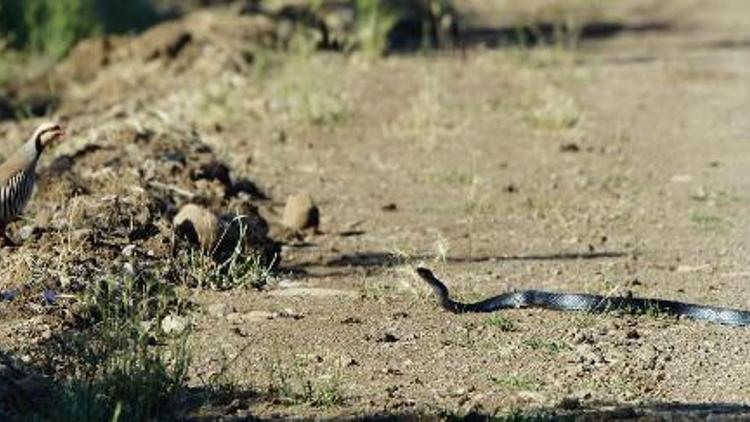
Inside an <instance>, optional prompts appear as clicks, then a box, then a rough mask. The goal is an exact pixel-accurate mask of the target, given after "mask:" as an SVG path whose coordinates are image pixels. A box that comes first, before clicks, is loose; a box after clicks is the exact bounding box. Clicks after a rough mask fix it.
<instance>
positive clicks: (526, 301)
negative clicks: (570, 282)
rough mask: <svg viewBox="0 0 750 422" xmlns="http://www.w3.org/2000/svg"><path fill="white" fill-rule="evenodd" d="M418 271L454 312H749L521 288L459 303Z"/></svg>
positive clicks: (742, 321) (731, 319)
mask: <svg viewBox="0 0 750 422" xmlns="http://www.w3.org/2000/svg"><path fill="white" fill-rule="evenodd" d="M416 271H417V274H418V275H419V277H420V278H422V280H424V281H425V282H426V283H427V284H428V285H429V286H430V287H431V288H432V291H433V292H434V293H435V296H436V297H437V300H438V303H439V304H440V306H441V307H442V308H444V309H446V310H448V311H450V312H453V313H466V312H494V311H497V310H501V309H513V308H524V307H527V308H528V307H534V308H545V309H552V310H555V311H585V312H609V311H614V310H621V311H625V312H628V313H635V314H638V313H645V312H656V313H664V314H668V315H674V316H685V317H688V318H692V319H697V320H703V321H708V322H711V323H714V324H726V325H734V326H743V325H750V312H748V311H741V310H738V309H729V308H720V307H716V306H703V305H695V304H691V303H685V302H676V301H673V300H663V299H645V298H637V297H628V296H600V295H591V294H582V293H554V292H545V291H541V290H523V291H519V292H509V293H504V294H501V295H498V296H494V297H491V298H488V299H485V300H482V301H480V302H475V303H460V302H456V301H454V300H452V299H451V298H450V295H449V293H448V288H447V287H445V284H443V283H442V282H441V281H440V280H438V279H437V278H436V277H435V275H433V274H432V271H430V270H428V269H427V268H421V267H420V268H417V269H416Z"/></svg>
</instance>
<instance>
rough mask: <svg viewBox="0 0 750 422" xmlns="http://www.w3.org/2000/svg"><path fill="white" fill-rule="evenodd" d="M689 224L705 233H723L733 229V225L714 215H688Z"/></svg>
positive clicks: (696, 213)
mask: <svg viewBox="0 0 750 422" xmlns="http://www.w3.org/2000/svg"><path fill="white" fill-rule="evenodd" d="M690 222H691V223H693V225H695V226H696V227H698V228H699V229H701V230H704V231H707V232H719V233H723V232H726V231H728V230H729V229H731V228H732V227H733V224H732V223H731V222H730V221H728V220H726V219H724V218H722V217H718V216H715V215H709V214H702V213H698V212H694V213H692V214H690Z"/></svg>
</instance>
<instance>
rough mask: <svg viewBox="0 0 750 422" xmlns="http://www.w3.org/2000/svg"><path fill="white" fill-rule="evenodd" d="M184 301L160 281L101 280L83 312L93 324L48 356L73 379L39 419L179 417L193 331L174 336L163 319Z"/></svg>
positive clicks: (73, 332) (39, 413) (65, 382)
mask: <svg viewBox="0 0 750 422" xmlns="http://www.w3.org/2000/svg"><path fill="white" fill-rule="evenodd" d="M181 306H182V305H181V301H180V300H179V298H178V297H177V296H176V294H175V293H174V291H173V290H172V289H171V288H169V287H168V286H165V285H163V284H162V283H159V281H158V280H157V279H156V277H155V276H138V277H131V276H124V277H117V278H112V279H108V280H103V281H101V282H99V283H96V284H95V286H94V287H93V288H91V289H90V290H89V291H88V292H87V295H86V299H85V305H84V308H83V310H82V312H81V314H80V318H81V320H83V321H88V322H87V323H88V324H90V326H89V327H88V328H85V329H75V330H71V331H69V332H67V333H64V334H63V335H62V338H61V341H60V344H59V346H58V348H53V349H51V350H47V353H48V354H49V356H48V358H50V359H53V360H54V359H58V360H60V359H61V360H63V361H64V362H65V363H66V365H69V367H70V368H69V369H70V371H68V372H69V373H70V374H71V375H70V377H69V378H68V379H62V380H60V388H59V389H57V390H56V391H54V392H53V394H52V396H53V398H52V401H53V403H54V406H52V407H50V408H45V409H40V410H37V411H36V412H34V415H32V417H34V418H41V419H47V418H53V419H54V420H62V421H78V420H85V421H110V420H118V419H119V420H154V419H169V418H172V417H174V416H175V415H176V414H177V412H178V410H179V406H178V401H179V399H180V396H181V393H182V392H183V390H184V382H185V378H186V375H187V370H188V367H189V364H190V356H189V353H188V347H187V337H188V333H189V330H184V331H182V332H181V333H179V334H176V335H175V334H169V333H166V332H164V330H163V329H162V328H161V325H160V322H161V321H162V318H163V317H164V316H166V315H168V314H169V313H170V312H175V311H178V310H179V309H180V307H181Z"/></svg>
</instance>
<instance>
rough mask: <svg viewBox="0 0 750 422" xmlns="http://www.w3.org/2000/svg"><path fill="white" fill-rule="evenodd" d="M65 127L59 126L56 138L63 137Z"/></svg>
mask: <svg viewBox="0 0 750 422" xmlns="http://www.w3.org/2000/svg"><path fill="white" fill-rule="evenodd" d="M66 129H67V128H66V127H65V126H60V129H59V130H58V131H57V139H60V138H64V137H65V134H66V131H65V130H66Z"/></svg>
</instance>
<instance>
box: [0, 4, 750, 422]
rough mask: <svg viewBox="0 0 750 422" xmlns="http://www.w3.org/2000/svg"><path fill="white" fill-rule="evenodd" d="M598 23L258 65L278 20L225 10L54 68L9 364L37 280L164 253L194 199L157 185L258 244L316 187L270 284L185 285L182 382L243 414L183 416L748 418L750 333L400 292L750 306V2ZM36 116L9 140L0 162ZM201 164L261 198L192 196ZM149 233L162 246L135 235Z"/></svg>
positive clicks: (489, 18)
mask: <svg viewBox="0 0 750 422" xmlns="http://www.w3.org/2000/svg"><path fill="white" fill-rule="evenodd" d="M457 3H459V4H458V8H459V10H461V11H462V12H463V13H465V14H466V15H467V16H470V17H473V19H475V20H474V21H473V22H474V23H475V25H476V26H477V27H483V28H504V27H507V26H508V25H512V24H513V22H514V20H518V19H522V17H523V16H527V15H530V14H534V13H536V14H541V13H543V11H544V10H548V9H544V8H543V7H542V6H543V5H544V4H547V3H550V2H519V3H524V4H526V5H525V6H518V5H516V6H513V5H510V4H505V3H510V2H498V5H496V6H490V3H492V4H493V5H494V3H493V2H485V1H481V2H480V1H466V2H457ZM501 3H502V4H501ZM558 3H559V2H558ZM563 3H566V2H563ZM567 3H572V2H567ZM528 4H538V10H536V9H533V8H532V7H531V6H528ZM602 9H603V10H599V11H598V13H599V14H592V16H593V17H587V19H594V17H596V18H597V19H601V21H602V22H617V23H618V26H617V29H616V30H609V31H604V32H603V33H602V32H596V31H594V32H590V33H587V32H586V31H584V32H583V33H582V35H581V43H580V45H579V46H578V47H577V48H575V49H566V48H562V46H560V45H559V44H555V43H553V44H552V45H549V46H537V47H534V48H526V47H523V46H518V45H512V44H511V45H498V46H497V47H496V48H493V47H492V46H490V47H483V46H481V45H480V41H484V42H485V43H487V44H489V45H491V44H492V43H490V42H487V37H488V36H489V35H487V34H488V33H486V32H483V33H481V34H480V33H479V32H477V34H475V35H476V37H475V38H474V40H475V41H476V42H475V43H471V44H470V45H468V46H466V48H465V49H464V50H445V51H443V50H440V51H436V52H428V53H415V54H395V55H391V56H389V57H386V58H382V59H381V58H378V59H371V58H366V57H363V56H361V55H352V56H347V55H343V54H340V53H335V52H307V51H302V52H296V53H293V54H292V53H289V54H286V55H284V56H283V57H281V58H280V57H279V56H277V55H274V54H273V53H269V52H267V50H264V49H260V48H258V49H252V48H250V47H248V45H252V42H255V41H257V40H263V39H265V38H263V37H264V35H263V34H264V32H263V31H265V29H264V28H266V27H264V26H263V25H266V24H268V23H266V22H261V21H260V19H255V21H251V19H253V18H248V17H241V18H238V17H236V16H235V15H233V14H232V12H231V11H230V10H225V9H214V10H210V11H202V12H199V13H197V14H194V15H191V16H188V17H187V18H184V19H183V20H180V21H176V22H170V23H166V24H164V25H162V26H159V27H156V28H154V29H152V30H151V31H150V32H149V33H146V34H144V35H142V36H140V37H139V38H135V39H134V40H130V39H126V40H123V41H121V42H122V43H124V44H122V45H125V47H122V46H120V47H117V46H118V45H120V44H117V42H115V44H116V45H115V47H111V46H103V45H99V44H96V43H94V42H92V43H90V44H88V47H86V48H90V49H93V50H96V51H100V52H101V54H103V55H104V56H107V55H109V56H108V57H109V58H107V59H106V60H104V59H103V60H102V61H100V62H98V63H99V64H97V65H96V66H97V67H95V68H94V69H93V70H91V71H90V72H91V73H90V77H86V78H83V79H81V78H75V77H74V76H71V75H80V74H81V72H83V71H82V70H80V69H82V67H81V66H84V65H87V66H88V65H92V63H91V62H87V61H86V59H85V57H91V56H87V55H85V54H83V53H80V51H78V53H79V54H80V55H78V56H77V55H76V52H74V53H73V55H72V56H71V58H70V59H68V61H67V62H66V63H63V64H62V65H61V66H60V69H59V75H61V76H59V77H60V79H59V81H60V83H61V86H62V87H63V90H62V91H61V105H60V109H59V110H58V113H59V114H60V115H63V116H65V117H66V118H67V120H68V121H69V122H70V125H71V126H72V127H73V136H72V139H71V140H70V142H68V143H66V144H63V145H61V146H60V147H59V148H57V149H56V150H53V151H50V152H49V153H48V154H47V155H46V156H45V157H44V161H43V162H42V165H41V170H40V173H41V174H42V178H43V183H42V184H41V186H40V187H39V191H38V192H37V194H36V196H35V198H34V200H33V201H32V204H31V205H30V207H29V209H28V210H27V213H26V218H27V221H25V222H20V223H17V224H16V225H15V226H14V232H15V233H18V232H19V230H20V228H21V227H23V226H24V225H32V226H33V227H37V228H38V229H37V231H35V232H34V233H37V234H36V235H34V236H32V237H31V238H30V239H29V240H27V241H25V242H24V244H23V246H21V247H20V248H18V249H3V250H2V251H0V263H1V264H0V265H1V266H2V269H3V274H6V276H5V277H3V279H2V280H0V290H8V289H12V288H17V289H21V291H22V293H23V295H22V296H23V298H24V299H18V300H15V301H11V302H4V303H2V304H0V316H2V318H3V324H2V325H0V339H2V340H0V342H2V344H3V347H4V348H5V349H7V350H9V351H10V352H12V353H14V354H16V355H18V356H19V357H23V356H25V354H27V353H30V352H29V350H31V349H33V347H32V345H33V344H36V343H38V342H40V341H43V339H44V338H45V336H46V338H49V336H51V332H54V331H55V330H56V329H58V327H60V326H61V325H62V324H64V321H65V308H66V307H65V306H64V304H63V305H58V306H55V307H51V308H50V307H48V306H45V305H43V304H40V303H38V302H39V300H38V299H37V298H38V297H39V294H40V293H41V291H42V290H43V289H44V288H45V287H47V288H57V289H62V288H61V287H60V285H61V284H62V283H73V285H75V283H85V280H86V279H87V277H91V276H93V275H94V274H97V273H101V272H106V271H109V270H112V268H116V267H118V266H121V265H123V263H124V262H125V261H127V259H125V258H123V257H122V254H121V250H122V248H123V247H125V246H127V245H129V244H131V243H133V244H135V245H137V250H138V251H140V252H141V253H142V254H141V255H137V256H143V259H144V260H146V261H148V262H154V263H158V262H159V260H160V259H162V258H163V257H166V256H167V254H168V249H169V243H168V239H169V238H170V233H171V227H170V220H169V218H168V217H166V216H167V215H169V213H170V212H172V211H170V210H164V209H158V207H156V208H153V204H154V203H155V201H156V202H158V201H157V200H159V199H160V198H161V199H164V198H166V197H168V199H169V200H168V201H167V202H168V203H170V204H172V206H173V208H174V207H177V206H179V205H180V204H182V203H185V202H188V199H186V198H184V197H180V196H179V195H177V196H175V195H174V194H173V193H170V192H167V193H163V192H162V193H154V192H152V191H151V190H152V189H154V188H153V185H150V184H148V183H147V181H149V180H158V181H160V182H161V183H163V184H168V185H175V186H180V187H182V188H184V189H187V190H188V191H191V192H197V193H199V194H201V195H202V196H203V197H204V203H205V204H207V205H208V206H210V207H212V209H214V210H216V211H217V212H219V211H222V210H227V209H229V208H230V207H231V206H233V204H235V203H236V202H237V201H240V200H244V201H246V202H250V203H252V204H254V205H256V206H258V207H259V208H260V213H261V214H262V215H263V216H264V217H265V218H266V219H267V220H268V221H269V223H270V224H271V226H272V229H271V236H272V237H273V236H277V237H278V235H277V233H281V231H280V230H276V229H274V227H275V225H276V223H277V222H278V221H279V220H280V218H281V214H282V211H283V205H284V200H285V198H286V197H287V196H288V195H290V194H295V193H298V192H307V193H309V194H311V195H312V196H313V198H314V199H315V201H316V203H317V205H318V207H319V208H320V212H321V223H320V228H319V230H318V231H317V232H307V233H305V234H304V235H303V237H294V236H292V237H287V238H286V239H284V240H285V244H284V246H283V247H282V256H281V258H282V260H281V265H280V267H279V272H278V274H277V277H276V278H275V281H274V282H273V283H272V284H271V285H269V286H268V287H267V288H265V289H263V290H255V289H235V290H231V291H224V292H217V291H211V290H206V289H204V290H200V289H192V290H190V292H189V294H190V297H191V300H193V301H194V302H195V303H197V304H198V305H199V308H198V309H199V310H198V312H197V313H196V314H195V315H193V322H194V324H195V328H194V333H193V335H192V336H191V345H192V346H191V347H192V351H193V358H194V363H193V369H192V372H191V374H190V383H191V385H192V386H195V387H200V386H202V385H203V383H205V382H207V381H208V380H212V381H216V380H223V381H224V382H228V383H229V382H231V383H233V384H234V385H235V386H236V387H237V388H238V389H239V392H241V393H242V394H237V399H236V400H233V401H229V402H228V403H226V405H216V406H209V407H206V408H202V409H198V410H196V411H195V412H194V414H193V416H195V417H206V418H214V417H216V418H219V417H228V418H232V417H238V418H241V417H245V416H248V415H253V416H259V417H291V416H295V417H348V416H351V417H362V416H387V415H394V416H402V417H404V416H406V415H412V416H414V415H431V416H435V417H444V416H446V415H468V414H481V415H504V414H508V413H511V412H522V413H532V414H533V413H536V412H547V413H549V414H558V415H559V414H572V415H578V416H583V415H588V416H590V417H591V418H594V419H597V418H602V419H605V418H611V417H615V416H619V417H632V418H635V417H637V416H644V415H645V416H650V417H653V418H660V417H674V418H680V417H686V416H692V417H696V418H703V417H705V416H706V415H708V414H712V413H713V414H730V415H734V416H737V417H740V415H743V414H744V415H747V414H748V413H750V364H748V362H747V355H748V351H750V337H748V335H747V334H748V332H747V329H745V328H731V327H725V326H716V325H710V324H706V323H701V322H694V321H690V320H682V319H672V318H667V317H664V316H660V315H643V316H630V315H623V314H606V315H583V314H577V313H560V312H552V311H545V310H535V309H525V310H513V311H507V312H503V313H501V314H498V315H452V314H448V313H446V312H444V311H442V310H441V309H439V308H438V307H437V306H436V305H435V304H434V302H433V300H432V297H431V296H430V295H429V292H428V291H427V290H426V288H425V286H423V285H422V284H420V282H419V280H418V279H417V278H416V277H415V276H414V274H413V273H412V272H411V268H413V266H415V265H418V264H419V265H425V266H429V267H430V268H432V269H433V270H434V271H435V272H436V274H437V275H438V276H439V277H441V278H443V279H445V280H446V282H447V283H448V284H449V287H450V288H451V290H452V292H453V294H454V295H456V296H457V297H459V298H462V299H464V300H467V301H473V300H477V299H479V298H483V297H487V296H491V295H495V294H498V293H500V292H504V291H507V290H509V289H544V290H553V291H564V292H588V293H598V294H618V295H622V294H628V293H632V294H633V295H635V296H641V297H659V298H668V299H673V300H683V301H686V302H692V303H704V304H712V305H719V306H726V307H736V308H742V309H750V288H749V287H748V282H749V281H750V260H749V259H748V247H749V245H748V239H750V237H749V236H750V224H749V223H750V218H748V215H750V213H748V212H747V209H748V207H749V206H750V193H749V192H750V182H749V181H748V180H750V179H748V178H747V177H746V175H745V173H746V171H747V169H748V168H750V119H748V111H749V109H750V85H749V84H748V80H750V54H749V53H750V50H749V48H750V3H748V2H747V1H743V0H722V1H713V2H701V1H693V0H690V1H686V0H679V1H677V0H674V1H661V2H657V1H647V0H637V1H632V2H619V3H610V4H608V5H607V6H604V7H603V8H602ZM592 13H593V12H592ZM602 14H603V15H602ZM470 22H471V21H470ZM185 31H187V32H189V33H190V34H191V35H190V40H189V41H187V42H186V44H185V45H184V46H180V47H179V49H178V51H177V53H171V52H170V51H173V50H172V49H170V48H172V47H174V46H175V45H176V44H175V42H177V44H179V43H181V42H185V41H184V40H182V41H181V37H182V34H183V33H185ZM597 34H598V35H597ZM480 35H481V36H480ZM148 37H151V38H148ZM482 37H484V38H482ZM144 40H147V41H144ZM118 42H119V41H118ZM160 46H164V48H163V49H162V48H161V47H160ZM170 46H171V47H170ZM81 48H84V47H81ZM97 49H99V50H97ZM93 50H91V51H93ZM81 51H82V50H81ZM165 52H166V53H165ZM86 54H90V53H86ZM77 57H78V58H77ZM76 60H79V62H78V63H77V62H76ZM102 63H106V65H102ZM36 123H37V122H36V121H24V122H4V123H2V124H0V133H2V134H3V138H4V139H5V140H6V141H5V143H3V145H2V147H1V148H2V152H5V153H7V152H10V151H12V149H13V148H15V147H16V146H17V145H19V144H20V142H21V140H22V139H24V137H25V136H27V135H26V134H28V133H29V132H30V130H31V129H32V128H33V127H34V125H35V124H36ZM144 134H148V135H144ZM143 136H147V138H143ZM192 140H195V142H198V143H200V144H201V145H208V146H209V147H210V152H205V151H204V150H203V149H201V148H200V147H195V146H194V144H193V143H191V142H192ZM91 145H95V146H96V147H95V148H94V147H91ZM87 148H88V150H87ZM191 148H192V149H191ZM196 148H197V149H196ZM82 151H83V152H82ZM86 151H88V152H86ZM173 151H183V152H185V154H186V161H185V162H184V163H182V164H179V165H178V164H175V166H176V167H175V168H174V169H172V168H171V167H165V166H171V164H169V162H168V161H169V160H167V161H164V160H160V159H159V158H158V157H162V156H163V154H165V153H168V152H173ZM196 151H197V152H196ZM201 151H204V152H201ZM63 154H67V155H68V156H69V157H74V158H71V162H72V164H71V165H70V166H67V167H66V166H63V165H62V164H60V160H59V157H61V156H62V155H63ZM139 154H140V155H139ZM115 158H118V159H119V162H118V164H117V165H113V164H112V163H111V160H112V159H115ZM212 160H221V161H223V162H225V163H226V164H227V165H228V167H229V168H231V172H232V177H233V178H234V179H240V178H248V179H249V180H252V181H253V182H254V183H256V184H257V185H259V186H260V188H261V189H262V190H263V191H264V192H265V193H266V194H267V195H268V196H269V197H270V198H271V199H270V200H266V201H262V200H259V199H258V198H257V197H254V196H253V195H250V194H242V195H239V196H237V197H232V198H228V197H226V196H225V195H224V194H225V191H224V190H223V189H224V188H225V186H223V185H222V184H221V183H220V182H219V181H210V180H209V181H205V180H195V179H193V178H191V177H190V174H192V173H191V171H194V170H195V169H198V168H200V165H201V163H204V162H209V161H212ZM55 163H56V164H57V166H58V167H59V168H58V167H55ZM151 167H153V169H151ZM56 169H57V170H56ZM148 171H152V172H153V174H151V175H147V176H144V172H148ZM116 198H119V199H116ZM238 198H240V199H238ZM164 200H165V201H166V199H164ZM108 201H109V202H108ZM112 201H121V202H118V203H117V204H114V205H113V202H112ZM122 204H125V205H122ZM149 204H150V205H149ZM107 207H111V209H110V208H107ZM144 207H145V208H144ZM144 209H149V210H151V211H149V212H147V213H146V214H143V215H141V214H142V211H143V210H144ZM117 210H119V211H117ZM102 213H108V214H106V216H108V217H107V218H109V219H108V220H107V219H104V220H102V221H100V222H98V223H96V224H94V223H92V221H95V220H96V217H95V216H96V215H102ZM113 215H114V216H119V217H117V218H114V217H112V216H113ZM92 219H93V220H92ZM97 224H98V225H97ZM140 226H149V227H150V226H153V227H154V230H156V231H155V232H153V233H152V235H150V236H144V237H143V238H140V237H139V236H133V234H132V233H133V230H135V228H137V227H140ZM82 230H83V231H82ZM118 230H123V231H124V232H122V233H120V232H119V231H118ZM92 239H94V240H92ZM278 240H282V239H278ZM107 245H109V246H107ZM164 259H166V258H164ZM106 265H109V267H107V266H106ZM153 265H156V264H153ZM69 285H70V284H65V286H69ZM62 290H64V291H71V292H73V296H74V295H75V289H73V288H72V287H70V288H66V289H62ZM61 300H62V299H61ZM66 300H72V301H74V300H75V299H66ZM217 304H226V306H223V307H222V306H217ZM29 356H31V355H29ZM29 359H31V357H30V358H29ZM415 417H416V416H415Z"/></svg>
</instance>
